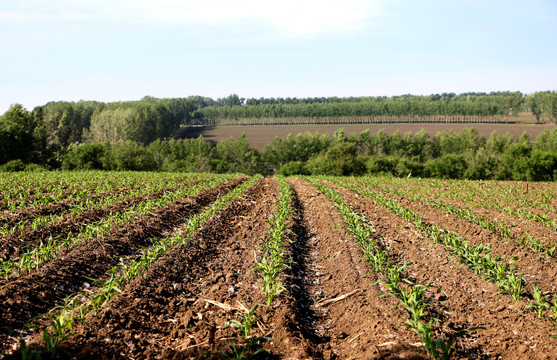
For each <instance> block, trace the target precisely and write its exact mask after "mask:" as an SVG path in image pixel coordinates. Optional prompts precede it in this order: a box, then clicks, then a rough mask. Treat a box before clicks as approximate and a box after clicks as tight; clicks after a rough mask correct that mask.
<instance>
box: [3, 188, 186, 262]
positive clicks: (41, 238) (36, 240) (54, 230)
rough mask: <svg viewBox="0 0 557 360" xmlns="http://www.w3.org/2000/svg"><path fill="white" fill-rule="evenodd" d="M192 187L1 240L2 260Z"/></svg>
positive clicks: (93, 211) (66, 218) (67, 218)
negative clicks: (124, 210)
mask: <svg viewBox="0 0 557 360" xmlns="http://www.w3.org/2000/svg"><path fill="white" fill-rule="evenodd" d="M192 185H195V183H191V184H187V185H181V186H176V187H169V188H166V189H163V190H159V191H156V192H153V193H152V194H149V195H142V196H137V197H134V198H130V199H125V200H122V201H119V202H117V203H115V204H112V205H108V206H104V207H101V208H96V209H91V210H86V211H84V212H82V213H81V214H78V215H76V216H72V214H66V215H65V216H64V218H63V219H62V220H60V221H57V222H56V223H54V224H50V225H46V226H44V227H41V228H39V229H37V230H32V229H28V230H27V231H26V233H25V234H23V235H15V236H12V237H8V238H4V239H1V240H0V241H1V242H0V249H1V250H0V258H2V259H4V260H7V259H10V258H17V257H18V256H19V255H20V254H21V253H23V252H25V251H28V249H32V248H33V247H35V246H37V245H38V244H40V243H41V242H42V243H47V242H48V240H49V239H50V238H51V237H52V238H55V237H59V236H66V235H68V234H69V233H70V232H71V233H78V232H79V230H80V229H81V228H82V227H83V226H85V225H87V224H90V223H93V222H96V221H99V220H101V219H102V218H103V217H105V216H108V215H110V214H112V213H115V212H118V211H121V210H122V209H125V208H127V207H129V206H132V205H135V204H139V203H141V202H144V201H148V200H150V199H157V198H159V197H160V196H161V195H163V194H165V193H168V192H173V191H176V190H178V189H181V188H184V187H189V186H192Z"/></svg>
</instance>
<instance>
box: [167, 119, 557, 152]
mask: <svg viewBox="0 0 557 360" xmlns="http://www.w3.org/2000/svg"><path fill="white" fill-rule="evenodd" d="M339 128H343V129H344V131H345V133H346V134H347V135H349V134H356V135H357V134H359V133H361V132H362V131H364V130H366V129H369V130H370V133H371V134H375V133H377V132H378V131H379V130H381V129H383V130H385V132H386V133H387V134H389V135H390V134H393V133H394V132H396V131H400V134H401V135H404V134H406V133H407V132H411V133H414V134H415V133H417V132H418V131H420V130H421V129H424V130H425V131H427V132H428V133H430V134H432V135H434V134H436V133H438V132H442V131H446V132H449V131H453V132H455V133H459V132H461V131H462V130H463V129H465V128H474V129H476V130H478V133H479V134H480V135H481V136H484V137H486V138H489V136H490V135H491V133H493V132H494V131H495V132H497V134H499V135H504V134H506V133H509V134H510V135H512V136H513V137H514V138H519V137H520V135H522V133H524V132H526V133H527V134H528V135H530V136H531V137H532V138H535V137H536V136H538V134H540V133H541V132H542V131H544V130H548V131H551V130H553V129H555V128H556V126H555V124H534V123H519V124H470V123H468V124H467V123H436V124H432V123H423V124H417V123H407V124H404V123H390V124H389V123H383V124H342V125H339V124H319V125H313V124H311V125H215V126H190V127H187V128H184V129H182V131H180V132H179V133H178V135H177V138H184V139H195V138H197V137H198V136H200V135H202V136H203V137H205V138H206V139H207V140H209V141H211V142H213V143H218V142H219V141H222V140H225V139H228V138H229V137H233V138H238V137H239V136H241V135H242V134H246V138H247V139H248V141H249V143H250V145H251V146H253V147H255V148H257V149H259V150H263V148H264V147H265V145H270V144H272V142H273V140H274V139H275V137H277V136H278V137H279V138H285V137H287V136H288V135H292V136H293V137H294V136H296V135H297V134H300V133H305V132H306V131H309V132H310V133H315V132H319V133H321V134H328V135H333V133H334V132H335V131H336V130H338V129H339Z"/></svg>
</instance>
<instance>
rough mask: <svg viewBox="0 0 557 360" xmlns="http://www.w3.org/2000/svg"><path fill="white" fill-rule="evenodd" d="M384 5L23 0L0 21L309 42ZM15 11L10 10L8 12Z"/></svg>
mask: <svg viewBox="0 0 557 360" xmlns="http://www.w3.org/2000/svg"><path fill="white" fill-rule="evenodd" d="M384 2H385V0H343V1H340V0H282V1H276V0H273V1H262V0H73V1H69V0H53V1H49V2H46V1H41V0H22V1H21V2H19V3H17V2H16V4H17V5H15V4H14V5H9V6H6V8H8V9H6V8H5V9H6V10H4V11H0V19H2V20H11V21H16V22H21V21H41V20H54V19H58V20H75V19H82V18H90V19H97V20H115V21H133V22H148V23H158V24H172V25H179V26H204V25H210V26H214V25H222V26H252V25H258V26H263V27H264V28H265V30H270V31H273V32H275V33H277V34H278V35H281V36H287V37H305V36H314V35H320V34H330V33H335V34H338V33H347V32H354V31H358V30H361V29H363V28H366V27H367V26H369V25H370V21H371V19H373V18H376V17H378V16H379V15H380V13H381V8H382V4H383V3H384ZM10 7H11V9H9V8H10Z"/></svg>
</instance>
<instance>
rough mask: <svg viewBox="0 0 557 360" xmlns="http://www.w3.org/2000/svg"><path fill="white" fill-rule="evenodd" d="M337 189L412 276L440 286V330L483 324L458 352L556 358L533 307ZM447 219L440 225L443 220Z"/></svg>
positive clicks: (555, 343) (556, 346)
mask: <svg viewBox="0 0 557 360" xmlns="http://www.w3.org/2000/svg"><path fill="white" fill-rule="evenodd" d="M329 185H330V186H333V185H331V184H329ZM337 189H338V187H337ZM341 191H342V194H343V198H344V200H345V201H347V202H349V203H350V204H351V205H352V207H353V208H354V210H356V211H358V212H360V213H362V214H363V215H365V216H366V217H367V218H368V219H369V220H371V221H372V223H373V224H374V225H375V227H376V230H377V232H378V233H379V234H380V235H381V236H383V237H384V238H386V239H388V240H389V243H390V246H391V252H393V253H395V254H398V256H400V257H401V258H402V259H404V260H405V261H408V262H411V263H412V265H411V266H410V267H409V268H408V269H407V272H408V273H409V275H410V278H411V279H413V280H415V281H416V282H419V283H425V284H431V285H434V286H438V287H439V288H440V289H441V290H442V292H441V293H440V295H439V297H438V299H439V300H441V301H442V304H443V306H444V308H445V310H444V311H442V312H441V313H440V315H441V316H443V319H442V320H443V321H442V324H443V326H444V329H443V330H446V331H448V332H449V333H450V332H451V331H453V332H454V331H455V330H458V329H463V328H464V329H466V328H469V327H473V326H482V327H484V329H483V330H477V331H474V332H473V333H470V334H469V335H468V336H465V337H464V338H463V339H461V340H460V341H459V349H460V357H462V358H501V359H510V358H512V359H553V358H555V354H556V353H557V339H555V338H552V337H551V335H552V334H554V333H555V328H554V327H553V326H552V325H551V324H550V322H549V321H545V320H541V319H538V317H537V315H536V314H535V313H534V312H533V311H528V310H526V311H525V310H524V304H523V303H519V304H515V303H514V301H513V299H512V298H511V296H509V295H506V294H503V293H502V292H501V290H500V289H499V288H498V286H497V285H495V284H493V283H490V282H487V281H485V280H483V279H482V278H481V277H480V276H477V275H475V274H474V273H473V272H472V271H471V270H469V269H468V268H466V267H464V266H463V265H460V264H459V263H457V262H456V260H455V259H453V258H451V257H450V255H449V253H448V252H447V251H446V250H445V249H444V247H442V245H439V244H435V243H434V242H433V240H432V239H430V238H427V237H425V236H423V235H422V234H421V233H419V232H418V231H417V229H416V228H415V226H414V225H411V224H409V223H407V222H406V221H405V220H403V219H401V218H398V217H396V216H395V215H394V214H393V213H391V212H390V211H388V210H386V209H384V208H383V207H381V206H379V205H377V204H376V203H375V202H374V201H372V200H371V199H369V198H366V197H363V196H360V195H357V194H355V193H353V192H350V191H348V190H341ZM422 210H423V208H422ZM419 213H420V214H421V213H423V212H419ZM439 218H441V217H439ZM445 218H446V217H445ZM430 220H431V219H430ZM449 221H451V220H450V219H447V220H446V222H445V221H443V222H442V223H443V224H440V225H448V222H449ZM453 221H454V220H453Z"/></svg>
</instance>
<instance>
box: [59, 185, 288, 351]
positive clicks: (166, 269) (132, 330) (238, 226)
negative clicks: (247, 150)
mask: <svg viewBox="0 0 557 360" xmlns="http://www.w3.org/2000/svg"><path fill="white" fill-rule="evenodd" d="M277 196H278V185H277V182H276V179H262V180H260V181H259V182H258V183H256V185H254V187H252V188H250V189H248V190H247V191H246V193H245V194H244V195H242V196H241V197H240V198H238V199H236V200H233V202H232V203H231V204H230V205H229V206H228V207H227V208H226V209H225V210H223V211H222V212H221V213H219V214H218V215H217V216H215V217H213V218H211V219H209V222H208V223H207V224H205V225H204V226H203V228H202V230H201V231H200V232H199V233H197V234H196V235H195V236H194V238H193V239H192V240H191V241H190V242H188V243H187V244H186V245H184V246H182V247H179V248H176V249H173V250H172V251H171V253H170V255H169V256H168V257H165V258H164V259H161V260H159V261H158V262H157V263H155V264H154V265H153V266H152V267H151V269H150V270H149V271H148V273H147V274H146V275H145V277H141V278H138V279H136V280H135V281H133V282H132V283H131V284H130V285H129V286H127V287H126V289H125V290H124V293H123V294H120V295H117V296H116V297H114V298H113V299H112V300H111V302H110V303H109V304H108V305H107V306H106V307H105V309H103V310H102V311H101V312H100V313H99V314H98V315H97V316H95V317H93V318H90V319H89V320H88V323H89V328H88V329H84V333H83V336H81V337H76V338H74V339H73V340H72V341H71V342H70V343H68V344H66V346H65V348H66V350H67V351H69V352H70V353H71V354H73V355H74V356H75V357H76V358H78V359H80V358H95V357H97V358H98V357H101V358H110V357H126V358H164V359H170V358H174V359H190V358H192V357H193V358H197V357H198V356H199V355H202V354H207V353H208V351H210V350H217V349H221V350H223V351H226V344H227V343H228V342H235V343H241V342H242V341H243V339H242V338H241V337H240V336H239V335H238V330H237V329H236V328H233V327H232V326H230V325H227V324H226V322H227V320H230V319H234V318H237V317H238V316H239V315H240V314H241V313H242V311H241V310H238V308H239V307H240V305H239V304H242V305H244V306H245V307H247V308H251V307H252V306H253V305H255V304H261V303H262V302H264V298H263V295H262V293H261V290H260V289H259V287H258V286H256V284H257V281H258V276H259V275H258V274H257V273H256V272H254V271H252V270H253V268H254V267H255V266H256V263H255V260H254V250H255V246H256V245H259V244H260V241H261V238H262V237H263V236H264V235H265V233H266V232H267V230H268V226H267V220H268V217H269V215H270V214H271V212H272V211H273V209H274V206H275V204H276V199H277ZM272 312H273V309H269V308H267V309H264V308H263V307H261V308H260V309H258V311H257V316H258V317H261V321H260V324H261V327H262V328H263V329H264V331H270V329H271V326H272V325H273V324H271V323H270V322H269V317H270V316H272V315H269V314H271V313H272ZM254 332H257V333H258V334H259V336H261V335H262V334H261V330H260V329H259V328H256V329H254ZM271 336H274V334H271ZM267 345H268V344H265V347H267Z"/></svg>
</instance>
